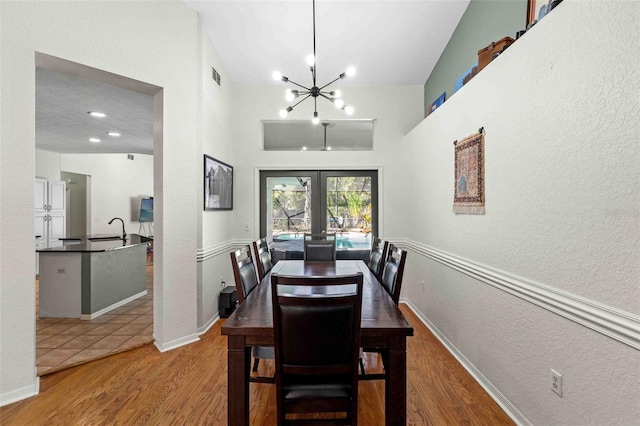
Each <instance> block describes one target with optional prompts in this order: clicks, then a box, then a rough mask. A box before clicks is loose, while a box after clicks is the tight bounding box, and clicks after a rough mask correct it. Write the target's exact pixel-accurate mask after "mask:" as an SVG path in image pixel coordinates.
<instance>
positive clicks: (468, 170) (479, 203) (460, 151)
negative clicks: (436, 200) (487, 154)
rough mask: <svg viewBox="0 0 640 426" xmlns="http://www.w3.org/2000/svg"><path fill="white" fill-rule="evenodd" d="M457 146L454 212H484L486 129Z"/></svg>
mask: <svg viewBox="0 0 640 426" xmlns="http://www.w3.org/2000/svg"><path fill="white" fill-rule="evenodd" d="M453 145H454V148H455V182H454V196H453V212H454V213H455V214H484V129H482V128H481V129H480V130H479V131H478V133H476V134H473V135H471V136H469V137H468V138H465V139H463V140H461V141H455V142H454V143H453Z"/></svg>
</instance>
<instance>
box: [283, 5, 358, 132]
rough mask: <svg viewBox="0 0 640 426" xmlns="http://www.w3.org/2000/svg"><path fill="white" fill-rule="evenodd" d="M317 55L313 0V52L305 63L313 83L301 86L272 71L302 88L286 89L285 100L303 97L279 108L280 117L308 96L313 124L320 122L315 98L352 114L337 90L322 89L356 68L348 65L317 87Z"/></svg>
mask: <svg viewBox="0 0 640 426" xmlns="http://www.w3.org/2000/svg"><path fill="white" fill-rule="evenodd" d="M317 58H318V56H317V55H316V2H315V0H313V54H312V55H311V54H310V55H308V56H307V58H306V61H307V64H308V65H309V69H310V70H311V77H312V82H313V85H312V86H311V87H310V88H309V87H306V86H303V85H301V84H298V83H296V82H295V81H292V80H289V78H287V77H285V76H283V75H282V74H281V73H280V72H278V71H274V72H273V74H272V76H273V79H274V80H276V81H280V80H282V81H284V82H285V83H291V84H293V85H295V86H298V87H300V88H301V89H303V90H299V89H298V90H291V89H288V90H287V92H286V94H285V99H286V100H287V102H291V101H293V100H294V99H296V98H297V97H299V96H300V95H303V96H304V97H303V98H302V99H301V100H300V101H298V102H297V103H296V104H294V105H291V106H289V107H288V108H287V109H286V110H281V111H280V117H282V118H285V117H286V116H287V115H288V114H289V113H290V112H291V111H292V110H293V108H295V107H296V106H298V105H299V104H300V103H302V102H304V101H305V100H306V99H308V98H313V100H314V111H313V119H312V120H311V122H312V123H313V124H318V123H319V122H320V119H319V118H318V109H317V99H318V98H319V97H320V98H324V99H326V100H328V101H329V102H333V103H334V104H335V106H336V107H338V108H340V109H342V110H344V111H345V113H347V114H348V115H351V114H353V107H350V106H345V105H344V102H343V101H342V100H341V99H338V98H340V97H341V96H342V93H341V92H340V91H339V90H336V91H324V89H325V88H326V87H327V86H329V85H331V84H333V83H335V82H336V81H338V80H340V79H342V78H345V77H352V76H354V75H355V74H356V69H355V68H354V67H351V66H350V67H348V68H347V70H346V71H345V72H343V73H342V74H340V75H339V76H338V78H336V79H334V80H332V81H330V82H329V83H327V84H325V85H324V86H321V87H318V85H317V83H316V76H317V74H318V65H317V63H316V61H317Z"/></svg>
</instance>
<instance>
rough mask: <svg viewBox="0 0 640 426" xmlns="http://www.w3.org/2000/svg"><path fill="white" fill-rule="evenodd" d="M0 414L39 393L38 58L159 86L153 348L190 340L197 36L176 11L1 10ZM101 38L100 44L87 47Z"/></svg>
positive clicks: (59, 4)
mask: <svg viewBox="0 0 640 426" xmlns="http://www.w3.org/2000/svg"><path fill="white" fill-rule="evenodd" d="M0 13H1V14H2V26H1V28H0V39H1V40H2V44H1V50H0V54H1V56H2V59H3V61H2V69H1V70H0V85H1V89H2V98H1V99H0V109H1V111H2V116H1V117H0V129H1V130H0V131H1V133H0V135H1V139H0V144H1V152H2V157H1V158H0V185H1V187H0V199H1V202H0V208H1V211H0V216H1V217H2V221H1V222H0V234H1V235H2V239H1V241H0V253H2V257H1V258H0V276H1V277H2V285H1V286H0V322H1V323H2V330H1V331H0V332H1V333H2V335H1V336H0V337H1V338H0V342H1V346H0V359H1V360H2V361H1V362H2V366H1V368H0V404H5V403H7V402H8V401H12V400H17V399H21V398H24V397H26V396H29V395H33V394H34V393H35V392H37V388H38V381H37V378H36V375H35V297H34V294H35V288H34V287H35V283H34V280H33V276H34V274H35V256H33V238H32V235H33V219H32V217H31V215H25V214H24V213H25V212H30V211H32V209H33V177H34V176H35V168H34V156H35V147H34V140H35V105H34V104H35V53H36V52H42V53H45V54H48V55H51V56H55V57H59V58H63V59H66V60H69V61H74V62H77V63H80V64H83V65H88V66H91V67H95V68H98V69H102V70H105V71H108V72H111V73H114V74H118V75H123V76H126V77H129V78H132V79H136V80H139V81H143V82H147V83H151V84H154V85H156V86H159V87H162V89H163V90H162V94H161V96H162V99H163V105H160V106H161V108H160V109H159V112H158V114H162V116H163V121H162V122H161V123H157V124H158V125H157V126H156V129H155V134H156V135H158V139H156V140H157V142H156V143H155V146H154V166H155V181H154V191H153V192H154V194H155V197H156V198H155V206H154V207H155V231H156V239H155V242H154V248H155V261H156V263H155V265H154V298H155V300H154V301H155V303H154V337H155V339H156V345H157V346H158V347H159V348H161V349H162V350H165V349H169V348H171V347H175V346H178V345H181V344H184V343H188V342H190V341H193V340H194V339H197V318H196V309H195V307H196V304H197V294H196V281H197V265H196V262H195V261H194V257H195V253H196V251H197V231H198V229H197V221H198V219H197V218H198V213H199V212H198V205H199V203H198V200H197V194H198V192H197V190H188V189H189V188H192V189H193V188H198V187H199V186H200V185H201V184H202V183H201V179H200V172H199V167H194V162H196V164H197V162H198V161H199V157H200V154H201V149H200V147H199V143H198V140H197V135H198V133H197V118H196V117H197V115H198V111H199V103H198V100H199V92H198V89H199V87H200V85H199V83H198V80H197V78H198V75H199V74H198V63H199V55H200V38H199V37H200V33H199V31H200V27H199V23H198V18H197V15H196V14H195V12H194V11H193V10H191V9H190V8H188V7H187V6H186V5H185V4H184V3H183V2H181V1H162V2H137V1H131V2H68V1H52V2H22V1H2V2H0ZM93 35H99V37H93Z"/></svg>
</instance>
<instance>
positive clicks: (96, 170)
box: [60, 154, 153, 234]
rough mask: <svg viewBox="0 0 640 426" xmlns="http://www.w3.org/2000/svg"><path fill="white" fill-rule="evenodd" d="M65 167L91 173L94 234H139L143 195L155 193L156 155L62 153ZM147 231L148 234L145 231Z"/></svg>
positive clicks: (62, 161)
mask: <svg viewBox="0 0 640 426" xmlns="http://www.w3.org/2000/svg"><path fill="white" fill-rule="evenodd" d="M60 157H61V169H62V171H65V172H71V173H79V174H83V175H90V176H91V234H113V233H115V234H118V233H120V232H121V230H122V228H121V227H122V224H121V223H120V222H119V221H118V222H114V223H113V224H111V225H109V221H110V220H111V219H112V218H114V217H119V218H121V219H122V220H123V221H124V223H125V229H126V231H127V234H137V233H138V229H139V227H140V224H139V223H138V213H139V208H140V196H143V195H151V196H153V156H152V155H144V154H134V159H133V160H128V159H127V154H62V155H61V156H60ZM143 234H144V233H143Z"/></svg>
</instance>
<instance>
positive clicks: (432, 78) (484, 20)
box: [424, 0, 527, 112]
mask: <svg viewBox="0 0 640 426" xmlns="http://www.w3.org/2000/svg"><path fill="white" fill-rule="evenodd" d="M526 16H527V2H526V1H525V0H510V1H494V0H472V1H471V2H470V3H469V6H467V10H466V11H465V13H464V15H463V16H462V19H460V22H459V23H458V26H457V27H456V30H455V31H454V32H453V34H452V35H451V39H450V40H449V42H448V43H447V47H446V48H445V50H444V51H443V52H442V55H440V58H439V59H438V62H437V63H436V66H435V67H434V68H433V71H432V72H431V74H430V75H429V76H428V77H429V78H428V79H427V81H426V83H425V84H424V104H425V112H426V108H427V106H428V105H430V104H431V102H433V101H434V100H435V99H436V98H437V97H438V96H440V94H441V93H442V92H447V99H449V98H450V97H451V96H453V91H454V88H455V84H456V80H457V79H458V77H460V76H461V75H462V73H464V72H465V71H467V70H468V69H469V68H470V67H471V66H473V64H476V63H477V62H478V50H480V49H482V48H484V47H486V46H488V45H489V43H491V42H493V41H498V40H500V39H501V38H503V37H511V38H515V37H516V35H515V34H516V32H517V31H520V30H522V29H524V28H525V21H526Z"/></svg>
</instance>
